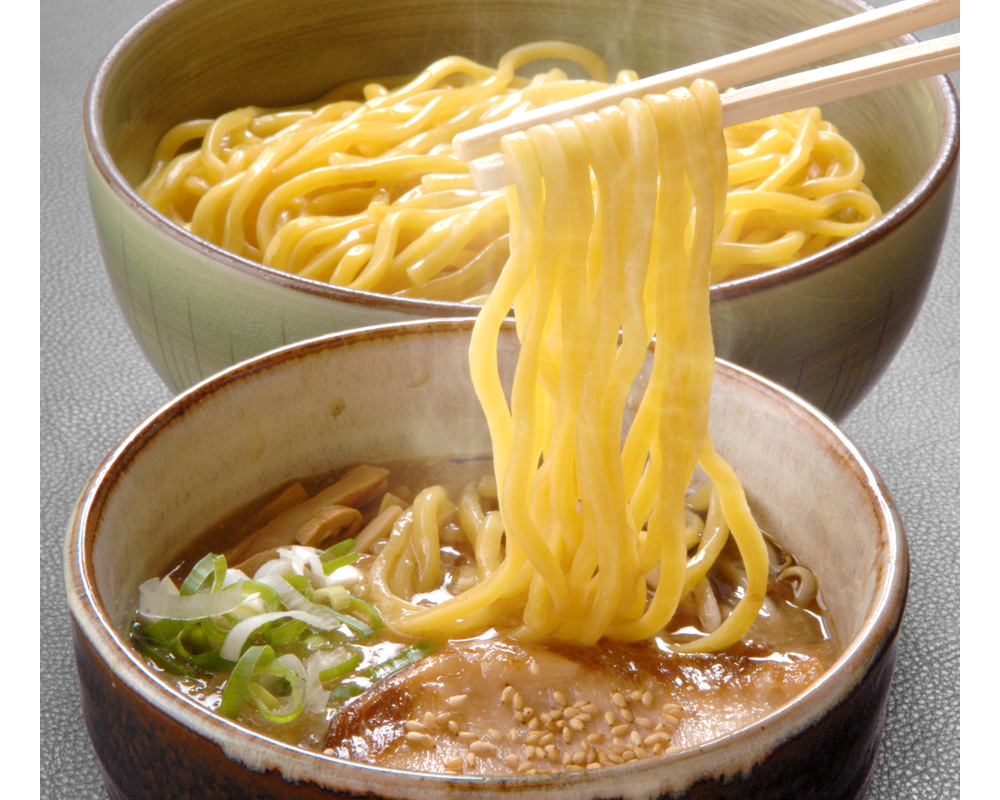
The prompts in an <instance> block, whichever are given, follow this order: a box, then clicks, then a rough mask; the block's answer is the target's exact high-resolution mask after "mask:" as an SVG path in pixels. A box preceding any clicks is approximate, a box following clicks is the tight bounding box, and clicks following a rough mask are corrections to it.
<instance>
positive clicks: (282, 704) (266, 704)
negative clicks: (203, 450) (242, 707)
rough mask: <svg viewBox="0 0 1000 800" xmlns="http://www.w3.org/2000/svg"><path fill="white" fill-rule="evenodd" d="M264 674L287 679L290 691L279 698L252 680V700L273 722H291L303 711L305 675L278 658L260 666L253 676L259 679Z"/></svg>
mask: <svg viewBox="0 0 1000 800" xmlns="http://www.w3.org/2000/svg"><path fill="white" fill-rule="evenodd" d="M264 675H271V676H274V677H276V678H281V679H283V680H285V681H286V682H287V683H288V686H289V693H288V695H287V696H286V697H285V698H284V699H283V700H279V699H278V698H277V697H275V696H274V695H273V694H272V693H270V692H268V691H267V690H266V689H265V688H264V687H263V686H262V685H261V684H260V683H259V682H252V683H251V684H250V685H249V686H248V693H249V696H250V700H251V702H253V704H254V705H255V706H257V710H258V711H260V713H261V714H263V715H264V716H265V717H267V718H268V719H269V720H271V721H272V722H277V723H279V724H284V723H288V722H291V721H292V720H293V719H295V718H296V717H298V716H299V714H301V713H302V708H303V703H302V699H303V684H304V683H305V679H304V677H303V676H302V675H299V674H298V673H297V672H296V671H295V670H294V669H291V668H290V667H288V666H287V665H286V664H283V663H278V660H277V659H276V660H274V661H272V662H271V663H269V664H266V665H263V666H258V668H257V669H256V670H255V671H254V676H253V677H254V678H257V679H259V678H260V677H261V676H264Z"/></svg>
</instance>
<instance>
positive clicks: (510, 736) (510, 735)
mask: <svg viewBox="0 0 1000 800" xmlns="http://www.w3.org/2000/svg"><path fill="white" fill-rule="evenodd" d="M507 741H508V742H511V743H514V742H516V741H517V729H516V728H511V729H510V730H509V731H507Z"/></svg>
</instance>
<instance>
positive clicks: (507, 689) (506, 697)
mask: <svg viewBox="0 0 1000 800" xmlns="http://www.w3.org/2000/svg"><path fill="white" fill-rule="evenodd" d="M513 693H514V687H513V686H504V687H503V691H502V692H500V702H501V703H509V702H510V696H511V695H512V694H513Z"/></svg>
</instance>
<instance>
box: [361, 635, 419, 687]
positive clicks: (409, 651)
mask: <svg viewBox="0 0 1000 800" xmlns="http://www.w3.org/2000/svg"><path fill="white" fill-rule="evenodd" d="M437 649H438V646H437V645H436V644H434V643H433V642H427V641H420V642H417V643H416V644H411V645H410V646H409V647H404V648H403V649H402V650H400V651H399V652H398V653H396V655H394V656H390V657H389V658H387V659H386V660H385V661H380V662H379V663H378V664H372V665H371V666H370V667H365V668H364V669H363V670H361V673H360V674H361V675H363V676H364V677H366V678H368V679H369V680H371V681H372V682H374V681H380V680H382V679H383V678H388V677H389V676H390V675H392V674H394V673H396V672H399V671H400V670H401V669H405V668H406V667H408V666H410V665H411V664H415V663H416V662H418V661H419V660H420V659H422V658H424V657H425V656H429V655H430V654H431V653H433V652H434V651H435V650H437Z"/></svg>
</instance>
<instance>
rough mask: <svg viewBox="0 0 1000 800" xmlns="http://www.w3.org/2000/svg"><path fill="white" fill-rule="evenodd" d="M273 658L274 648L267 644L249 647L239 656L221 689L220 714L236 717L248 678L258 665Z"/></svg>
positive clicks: (241, 703)
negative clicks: (224, 686) (223, 687)
mask: <svg viewBox="0 0 1000 800" xmlns="http://www.w3.org/2000/svg"><path fill="white" fill-rule="evenodd" d="M273 660H274V650H272V649H271V648H270V647H269V646H267V645H255V646H254V647H250V648H248V649H247V651H246V652H245V653H244V654H243V655H242V656H240V659H239V661H237V662H236V666H235V667H233V671H232V673H230V675H229V680H228V681H226V688H225V689H223V690H222V702H221V703H219V708H218V709H217V710H218V712H219V713H220V714H221V715H222V716H224V717H229V718H230V719H236V716H237V715H238V714H239V713H240V709H241V708H243V703H244V701H245V700H246V697H247V691H248V689H249V687H250V679H251V678H252V677H253V674H254V672H255V671H256V670H257V667H258V665H260V664H269V663H270V662H271V661H273Z"/></svg>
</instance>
